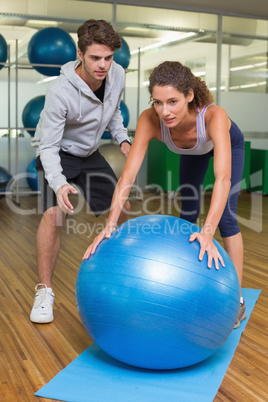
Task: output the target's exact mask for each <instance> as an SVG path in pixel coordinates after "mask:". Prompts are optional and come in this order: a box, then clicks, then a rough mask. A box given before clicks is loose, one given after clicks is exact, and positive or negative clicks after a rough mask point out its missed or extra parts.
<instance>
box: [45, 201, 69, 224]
mask: <svg viewBox="0 0 268 402" xmlns="http://www.w3.org/2000/svg"><path fill="white" fill-rule="evenodd" d="M65 218H66V214H65V213H64V212H63V211H62V210H61V209H60V207H58V206H55V207H51V208H49V209H47V210H46V211H45V212H44V214H43V217H42V221H43V223H44V224H45V225H48V226H51V227H55V228H56V227H60V228H61V227H62V226H63V223H64V221H65Z"/></svg>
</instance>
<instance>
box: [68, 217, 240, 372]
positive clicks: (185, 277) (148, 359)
mask: <svg viewBox="0 0 268 402" xmlns="http://www.w3.org/2000/svg"><path fill="white" fill-rule="evenodd" d="M195 231H200V228H198V226H196V225H193V224H191V223H189V222H187V221H185V220H182V219H179V218H176V217H173V216H166V215H148V216H142V217H139V218H135V219H132V220H130V221H128V222H126V223H124V224H122V225H121V226H119V227H118V229H117V231H116V232H115V233H114V234H113V235H112V237H111V238H110V239H105V240H104V241H103V242H102V243H101V244H100V245H99V246H98V248H97V250H96V252H95V254H94V255H92V256H91V257H90V258H89V259H88V260H85V261H83V262H82V264H81V266H80V269H79V272H78V276H77V282H76V302H77V307H78V312H79V314H80V317H81V320H82V323H83V325H84V326H85V328H86V330H87V331H88V333H89V335H90V336H91V337H92V339H93V340H94V341H95V342H96V344H97V345H99V347H100V348H101V349H102V350H104V351H105V352H106V353H108V354H109V355H110V356H112V357H114V358H115V359H117V360H119V361H121V362H123V363H127V364H129V365H132V366H136V367H141V368H146V369H176V368H181V367H186V366H190V365H193V364H195V363H198V362H200V361H202V360H204V359H206V358H207V357H209V356H211V355H212V354H213V353H214V352H215V351H216V350H217V349H218V348H219V347H220V346H221V345H222V344H223V343H224V342H225V341H226V339H227V338H228V336H229V334H230V333H231V331H232V329H233V326H234V324H235V321H236V318H237V314H238V309H239V298H240V287H239V281H238V277H237V274H236V270H235V267H234V265H233V264H232V262H231V260H230V258H229V256H228V254H227V253H226V252H225V250H224V249H223V248H222V247H221V245H220V244H219V243H217V242H216V241H215V244H216V245H217V247H218V249H219V251H220V253H221V255H222V256H223V258H224V261H225V267H224V268H223V267H221V268H220V269H219V270H218V271H217V270H216V269H215V268H214V267H213V268H212V269H209V268H208V267H207V262H208V261H207V256H205V257H204V259H203V261H199V259H198V256H199V250H200V245H199V243H198V242H197V241H195V242H193V243H190V242H189V237H190V235H191V233H193V232H195Z"/></svg>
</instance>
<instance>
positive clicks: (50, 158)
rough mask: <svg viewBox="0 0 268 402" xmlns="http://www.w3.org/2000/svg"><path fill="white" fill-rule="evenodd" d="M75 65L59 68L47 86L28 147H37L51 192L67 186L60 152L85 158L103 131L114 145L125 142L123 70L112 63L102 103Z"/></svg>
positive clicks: (68, 64) (96, 143) (69, 64)
mask: <svg viewBox="0 0 268 402" xmlns="http://www.w3.org/2000/svg"><path fill="white" fill-rule="evenodd" d="M79 63H80V60H76V61H71V62H69V63H67V64H65V65H64V66H62V68H61V74H60V76H59V77H58V78H57V79H56V80H55V81H53V82H52V83H51V84H50V85H49V87H48V89H47V93H46V98H45V105H44V109H43V110H42V112H41V114H40V120H39V122H38V125H37V127H36V131H35V136H34V138H33V139H32V146H33V147H37V148H38V149H37V154H40V159H41V162H42V165H43V167H44V171H45V177H46V179H47V181H48V183H49V185H50V187H51V188H52V189H53V190H54V192H55V193H57V191H58V189H59V188H60V187H61V186H63V185H64V184H68V183H67V180H66V177H65V176H64V175H63V174H62V167H61V163H60V156H59V150H60V149H62V150H63V151H65V152H68V153H70V154H72V155H75V156H80V157H82V158H85V157H87V156H89V155H91V154H92V153H93V152H95V151H96V150H97V148H98V143H99V140H100V138H101V137H102V134H103V132H104V131H105V129H106V128H108V130H109V131H110V132H111V134H112V137H113V138H114V139H115V140H116V141H117V142H118V143H121V142H122V141H124V140H129V137H128V136H127V129H126V128H124V126H123V118H122V115H121V112H120V109H119V106H120V100H121V96H122V92H123V89H124V84H125V72H124V69H123V68H122V67H121V66H120V65H119V64H117V63H115V62H112V65H111V68H110V70H109V72H108V75H107V77H106V83H105V92H104V100H103V103H102V102H101V101H100V100H99V99H98V98H97V97H96V96H95V94H94V93H93V92H92V90H91V89H90V88H89V86H88V85H87V84H86V83H85V81H84V80H82V79H81V78H80V77H79V76H78V75H77V74H76V73H75V69H76V67H77V66H78V65H79Z"/></svg>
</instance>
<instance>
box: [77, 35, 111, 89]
mask: <svg viewBox="0 0 268 402" xmlns="http://www.w3.org/2000/svg"><path fill="white" fill-rule="evenodd" d="M113 55H114V52H113V51H112V50H111V48H110V47H108V46H106V45H100V44H98V43H93V44H92V45H90V46H88V47H87V50H86V52H85V54H83V53H82V52H81V50H79V49H78V56H79V59H80V60H81V62H82V70H83V75H84V79H85V80H86V81H90V82H92V83H97V81H99V82H100V83H101V81H103V80H104V78H105V77H106V76H107V74H108V71H109V69H110V67H111V64H112V61H113Z"/></svg>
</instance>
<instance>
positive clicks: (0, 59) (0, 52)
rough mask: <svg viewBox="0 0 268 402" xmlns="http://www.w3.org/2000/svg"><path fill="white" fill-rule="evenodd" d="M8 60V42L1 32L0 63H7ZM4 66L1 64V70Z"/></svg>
mask: <svg viewBox="0 0 268 402" xmlns="http://www.w3.org/2000/svg"><path fill="white" fill-rule="evenodd" d="M6 61H7V43H6V40H5V38H4V37H3V35H1V34H0V63H6ZM3 67H4V65H3V64H0V70H1V69H2V68H3Z"/></svg>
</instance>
